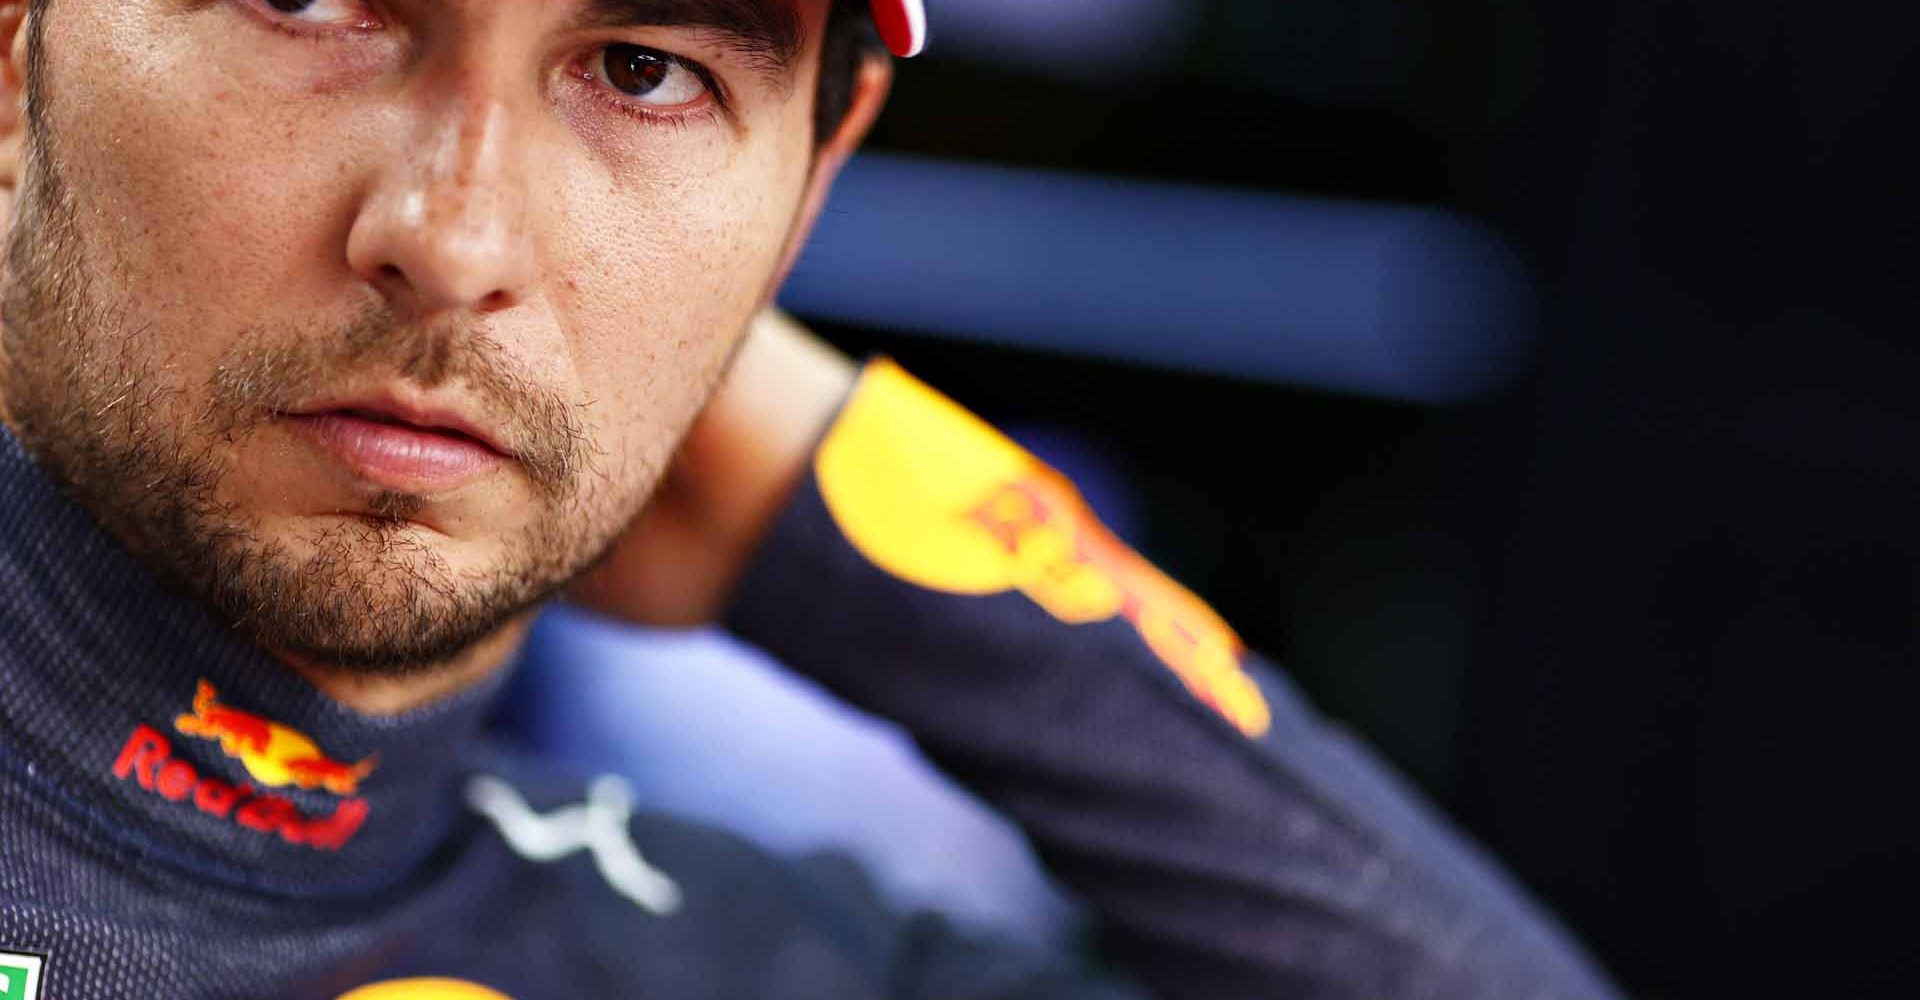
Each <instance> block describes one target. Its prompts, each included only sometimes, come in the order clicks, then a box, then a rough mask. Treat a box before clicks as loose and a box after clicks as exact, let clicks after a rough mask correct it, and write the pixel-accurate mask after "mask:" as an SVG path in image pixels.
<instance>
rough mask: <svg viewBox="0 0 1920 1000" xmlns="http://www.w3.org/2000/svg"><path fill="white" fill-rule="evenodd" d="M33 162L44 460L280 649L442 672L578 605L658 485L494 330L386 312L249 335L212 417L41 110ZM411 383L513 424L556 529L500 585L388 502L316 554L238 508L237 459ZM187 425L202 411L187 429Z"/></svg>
mask: <svg viewBox="0 0 1920 1000" xmlns="http://www.w3.org/2000/svg"><path fill="white" fill-rule="evenodd" d="M29 108H30V113H29V115H28V119H29V120H28V128H29V129H30V133H29V141H28V150H29V157H28V163H27V165H26V169H25V170H24V172H23V179H22V184H21V188H20V194H19V203H18V211H17V212H16V216H15V224H14V228H13V230H12V232H11V234H10V236H9V239H8V241H7V247H6V266H7V272H8V273H7V274H6V276H5V279H4V280H5V289H4V294H0V310H4V313H3V316H4V329H3V330H0V335H3V338H0V380H4V395H0V398H4V399H5V400H6V405H7V409H8V411H9V414H10V416H11V418H12V420H13V422H14V426H15V430H16V432H17V433H18V435H19V437H20V438H21V440H22V443H23V444H24V445H25V446H26V447H27V448H28V449H29V450H30V451H31V452H33V453H34V455H35V456H36V457H37V458H38V459H39V460H40V462H41V463H42V464H43V465H45V466H46V467H47V468H48V469H49V471H50V472H52V473H53V474H54V476H55V477H56V478H57V479H58V480H59V481H61V482H62V483H64V484H65V485H66V487H67V488H68V489H69V491H70V492H71V493H72V494H73V496H74V497H75V499H76V500H78V501H79V502H80V503H81V504H82V505H83V506H84V507H86V508H87V509H88V510H89V511H90V512H91V513H92V514H93V516H94V517H95V519H96V520H97V521H99V523H100V524H101V526H102V527H103V528H105V529H106V530H107V531H108V532H109V533H110V534H112V535H113V536H115V537H116V538H118V539H119V540H120V541H121V542H122V543H123V544H125V545H126V546H127V548H128V549H129V550H130V551H131V552H133V554H134V555H135V556H136V557H137V558H139V559H140V560H141V561H142V562H143V563H145V564H146V565H147V566H148V567H149V568H150V569H152V570H153V571H154V572H156V573H157V574H159V575H160V576H161V577H163V578H164V579H166V580H168V581H170V582H171V583H173V584H174V585H176V586H178V587H180V588H182V589H185V590H187V591H188V592H190V593H192V594H194V595H196V596H198V597H199V598H201V599H203V600H204V601H205V602H206V603H207V604H209V605H210V606H211V607H212V608H213V609H214V610H215V612H216V613H217V614H218V615H220V616H221V617H223V618H224V619H226V620H228V621H229V622H231V623H232V624H233V625H234V626H236V627H238V628H239V629H241V630H243V631H244V632H245V633H246V634H247V635H249V636H250V637H251V638H252V639H253V641H254V642H256V643H257V644H259V645H261V646H262V647H264V648H266V649H268V650H270V651H273V652H276V653H290V654H294V655H295V656H298V657H300V658H301V659H303V660H306V661H308V662H311V663H317V664H323V665H326V666H328V667H330V668H334V669H338V670H343V671H349V672H358V673H362V674H366V675H379V676H403V675H413V674H419V673H422V672H425V671H430V670H432V669H433V668H435V667H436V666H441V665H445V664H448V663H450V662H451V661H453V660H454V659H455V658H456V657H458V655H459V654H460V653H462V652H463V651H465V650H467V649H469V648H471V647H473V646H474V645H475V644H476V643H478V642H480V641H481V640H482V639H485V638H487V637H489V636H490V635H492V634H494V633H495V632H497V631H498V630H499V629H500V628H501V627H502V626H503V625H505V624H507V623H508V622H509V621H510V620H512V619H514V618H516V617H518V616H519V615H520V614H521V613H523V612H525V611H527V610H529V609H531V608H532V607H534V606H535V605H537V604H539V603H541V602H543V601H545V600H547V599H548V598H550V597H552V596H553V595H554V594H556V593H557V592H558V591H559V590H560V589H561V588H562V587H564V586H565V584H566V583H567V582H568V581H569V580H571V579H572V578H574V577H575V576H577V575H578V574H579V573H581V572H583V571H584V570H585V569H587V568H588V567H590V566H591V565H592V564H593V563H594V562H595V561H596V560H597V559H598V558H599V557H601V556H602V555H604V553H605V552H606V551H607V549H608V548H609V547H610V546H611V544H612V543H613V541H614V540H615V539H616V538H617V537H618V535H619V533H620V531H621V530H622V528H623V527H624V526H625V525H626V524H627V523H628V522H629V521H630V520H631V519H632V517H633V516H634V515H635V514H636V513H637V512H638V509H639V507H640V506H641V504H642V503H643V502H644V500H645V498H646V496H647V495H648V494H649V493H650V492H651V488H652V485H653V483H654V482H655V481H656V480H657V478H658V470H657V469H654V468H651V467H649V468H645V469H641V470H638V472H639V474H638V475H636V476H633V477H632V478H630V479H628V480H627V482H628V483H629V484H630V485H628V486H627V488H626V489H624V490H622V489H616V488H614V486H613V483H612V481H611V480H610V479H609V478H608V476H607V474H606V472H605V470H604V469H603V467H602V463H601V461H600V459H601V458H602V457H603V456H602V455H600V453H599V452H598V451H596V449H595V448H594V447H593V442H592V439H591V437H590V436H589V435H588V433H587V432H586V431H585V429H584V427H585V423H584V420H583V416H582V414H581V412H580V410H579V408H578V407H577V406H574V405H571V404H569V403H568V402H567V401H566V400H565V399H563V398H562V397H560V396H559V395H558V394H555V393H552V392H551V391H549V390H545V389H543V388H540V387H535V386H532V385H529V384H527V383H525V382H524V381H523V380H520V379H516V378H515V377H513V376H512V375H511V373H509V372H508V371H507V370H506V369H505V368H504V367H502V366H500V365H498V364H496V363H495V361H494V358H496V357H497V356H498V355H497V353H496V352H495V351H494V350H492V349H491V346H492V342H491V341H489V340H487V339H486V338H485V337H484V336H479V335H476V334H475V333H474V332H473V331H457V332H456V331H450V330H447V329H438V330H428V329H421V328H417V327H411V326H406V325H402V324H398V323H396V322H394V319H393V317H392V315H391V314H390V313H388V312H387V311H385V310H384V309H383V308H378V307H369V308H368V309H367V310H365V311H364V312H363V313H362V314H361V315H360V316H359V317H357V318H356V319H355V320H354V321H353V322H351V323H350V324H348V325H347V326H346V327H345V328H344V329H343V328H341V327H340V326H339V325H338V324H335V325H334V326H332V327H329V328H324V329H320V330H292V329H277V330H267V329H257V330H249V331H247V333H246V334H244V335H243V336H241V337H240V338H239V339H238V340H237V341H236V342H235V344H234V345H233V347H231V348H229V349H228V350H227V351H226V352H225V353H224V354H223V356H222V358H221V359H220V363H219V364H218V365H216V366H215V368H214V374H213V375H212V376H210V377H209V379H208V382H207V384H206V385H204V386H203V387H202V389H203V390H204V391H203V392H202V393H200V395H201V397H202V398H203V399H205V400H206V402H205V403H204V405H200V406H191V405H189V404H187V403H185V402H184V400H185V399H186V398H188V393H187V392H186V391H185V389H186V388H187V386H186V385H183V384H181V383H179V382H177V381H174V382H170V381H169V377H168V374H167V366H165V365H164V364H163V361H164V359H161V358H156V357H152V356H150V354H143V353H142V352H141V350H140V348H139V347H138V346H137V345H138V344H139V343H140V342H142V341H143V340H144V339H145V338H143V337H142V336H141V333H142V331H141V330H140V329H138V328H136V327H135V325H133V324H132V323H130V321H129V319H130V318H129V317H128V316H127V315H126V314H125V310H124V309H121V308H119V307H117V306H116V304H114V303H112V302H110V301H108V300H107V299H106V298H105V297H104V296H101V295H99V294H97V293H98V289H99V287H100V283H99V282H98V281H97V280H96V275H95V273H93V270H92V269H90V267H89V264H88V261H87V254H86V252H85V248H84V247H83V244H82V240H81V237H82V232H81V230H80V223H79V214H78V212H77V211H76V209H75V201H74V198H73V196H72V193H71V192H70V191H69V190H68V189H67V187H66V185H65V184H64V182H63V181H62V178H61V176H60V173H59V171H58V169H57V168H56V166H55V165H54V164H53V163H52V162H51V161H52V159H53V157H52V156H49V155H47V153H46V150H47V149H48V146H47V143H46V142H45V139H46V138H47V136H45V135H44V134H35V133H38V132H42V131H44V129H43V126H42V124H41V123H40V122H39V121H36V119H38V118H40V117H41V116H40V115H37V114H34V113H33V112H34V111H35V110H43V109H35V108H34V107H33V105H32V104H31V103H30V105H29ZM375 366H378V369H380V370H384V369H386V368H389V367H391V368H395V369H398V370H399V371H401V372H402V373H404V374H406V375H408V376H409V377H412V378H415V379H417V380H418V381H419V382H421V384H423V385H428V386H431V385H433V384H435V383H437V382H440V381H444V380H447V379H450V378H455V377H459V378H462V379H463V381H464V383H465V385H466V386H467V387H468V388H469V389H470V390H472V391H473V393H474V394H475V395H476V396H477V397H479V398H480V399H481V400H482V401H483V402H484V403H486V404H487V409H488V411H489V412H490V413H492V414H494V415H495V416H497V417H499V418H501V419H503V420H505V421H506V422H507V423H508V424H510V427H509V428H508V435H507V436H508V438H509V441H510V442H511V444H512V445H513V450H514V453H515V455H516V458H517V459H518V468H519V469H520V471H521V472H522V473H523V474H524V476H525V478H526V480H527V481H528V482H529V483H530V484H531V485H532V486H533V490H532V492H533V494H534V495H535V503H536V504H537V505H538V508H539V509H538V510H537V511H536V512H534V513H536V514H537V515H538V516H533V517H528V518H526V519H525V521H524V522H523V524H524V526H523V527H521V528H519V529H518V530H517V531H516V532H515V533H514V536H513V537H512V538H510V539H507V540H506V541H505V543H504V544H502V545H500V546H499V547H498V551H499V552H500V556H499V558H498V559H497V560H496V562H495V564H494V565H492V566H490V567H488V568H486V569H484V570H468V571H465V572H456V571H455V570H454V569H453V568H452V567H451V566H450V565H449V564H448V563H447V561H446V559H445V558H444V557H443V556H442V555H441V554H440V553H439V552H437V551H436V550H435V548H434V547H433V545H432V544H430V537H429V534H430V533H428V532H427V529H425V528H423V527H421V526H419V525H417V524H414V523H412V522H411V521H410V520H409V517H410V516H412V515H415V514H417V513H418V512H419V510H420V508H421V507H422V505H423V503H424V501H423V500H422V499H421V498H419V497H415V496H410V495H407V494H402V493H393V492H389V493H383V494H380V495H379V496H378V497H376V498H375V499H374V500H373V501H372V502H371V503H369V504H368V505H367V508H368V509H367V510H366V511H365V512H364V513H363V514H361V515H359V516H352V517H336V518H332V519H330V523H326V524H324V525H321V526H318V527H316V528H315V529H314V530H313V531H312V532H311V534H310V535H309V536H308V537H306V538H305V539H304V540H303V541H304V544H303V545H300V546H298V548H299V549H301V550H302V551H299V552H296V551H295V548H296V547H294V546H289V545H288V544H286V543H284V542H282V541H280V540H276V539H272V538H268V537H264V535H263V532H262V531H261V529H260V526H259V524H258V522H257V521H255V520H254V519H252V518H250V517H249V516H248V515H247V512H246V511H245V510H242V509H239V508H238V507H237V506H236V505H235V504H233V503H231V502H228V501H224V500H223V499H222V485H223V484H224V483H225V482H227V480H228V479H229V477H230V476H231V475H232V474H233V472H234V460H233V458H232V451H233V448H234V447H235V446H237V445H239V444H240V443H242V442H244V441H245V440H246V439H247V438H248V437H249V436H250V435H253V434H255V433H257V432H258V431H260V430H261V429H262V428H263V427H265V426H267V424H268V423H269V422H270V421H272V420H274V419H275V415H276V412H277V411H278V410H279V409H280V408H282V407H284V406H289V405H294V404H297V403H298V402H300V401H302V400H304V399H310V398H312V393H314V392H315V391H317V390H319V389H321V388H322V387H323V386H325V385H326V384H328V382H329V380H330V379H338V378H339V377H340V376H342V375H345V374H347V373H351V372H356V371H370V370H376V368H375ZM183 411H184V412H183Z"/></svg>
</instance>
